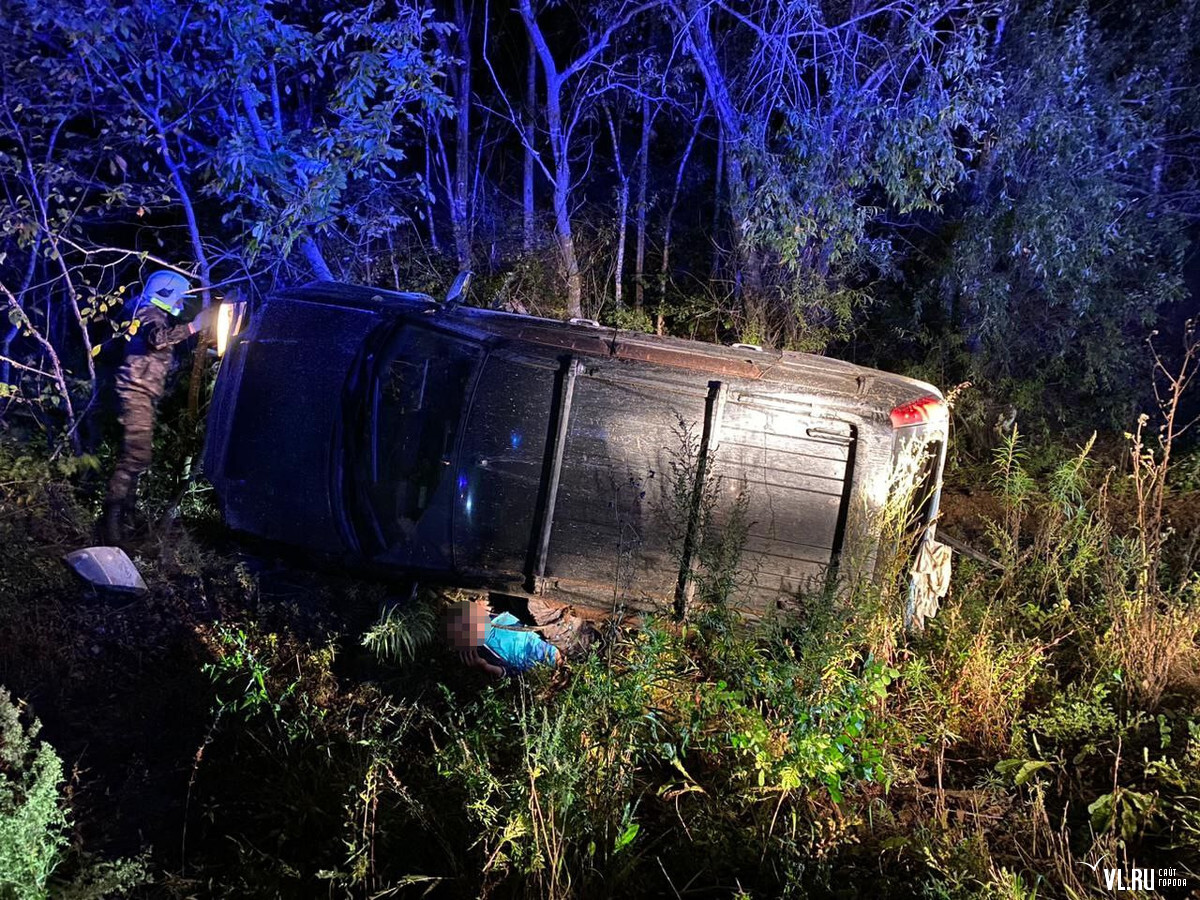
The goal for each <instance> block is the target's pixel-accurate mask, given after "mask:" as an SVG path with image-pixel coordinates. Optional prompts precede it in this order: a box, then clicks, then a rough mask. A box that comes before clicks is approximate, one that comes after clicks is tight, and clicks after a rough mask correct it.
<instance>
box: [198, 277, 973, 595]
mask: <svg viewBox="0 0 1200 900" xmlns="http://www.w3.org/2000/svg"><path fill="white" fill-rule="evenodd" d="M456 293H457V292H456V290H455V289H452V291H451V297H450V298H448V299H447V300H446V301H445V302H437V301H435V300H433V299H432V298H430V297H428V296H425V295H422V294H405V293H394V292H389V291H381V290H375V289H371V288H365V287H354V286H349V285H344V284H336V283H328V282H319V283H314V284H310V285H307V286H305V287H301V288H297V289H293V290H289V291H286V292H284V293H280V294H277V295H274V296H272V297H269V298H268V299H266V300H264V301H262V302H261V303H259V304H257V305H256V306H255V308H253V309H250V310H244V309H239V310H238V311H237V312H236V314H231V313H230V311H223V312H224V313H225V314H223V315H222V316H221V318H220V321H221V326H220V327H221V330H222V333H221V334H220V342H221V345H222V351H223V359H222V363H221V368H220V371H219V373H218V377H217V383H216V389H215V395H214V398H213V403H212V406H211V409H210V412H209V417H208V443H207V447H206V451H205V472H206V474H207V476H208V478H209V479H210V481H211V482H212V484H213V485H214V487H215V489H216V491H217V495H218V497H219V498H220V505H221V508H222V511H223V513H224V515H225V518H226V520H227V522H228V524H229V525H230V526H231V527H232V528H234V529H236V530H239V531H243V532H247V533H250V534H253V535H257V536H260V537H264V538H268V539H272V540H277V541H282V542H285V543H287V544H291V545H296V546H299V547H304V548H310V549H312V550H315V551H319V552H320V553H322V554H326V555H333V556H336V557H340V558H342V559H345V560H346V561H347V562H349V563H350V564H352V565H359V566H369V567H371V568H373V569H383V570H389V571H394V572H397V573H403V574H404V575H406V576H413V577H418V578H421V577H426V578H431V579H436V580H439V581H442V582H453V583H458V584H461V585H463V586H471V587H480V588H488V589H491V590H495V591H499V592H504V593H508V594H516V595H522V594H524V595H533V594H537V595H541V596H542V597H544V598H545V599H547V600H555V601H562V602H566V603H571V604H575V605H578V606H581V607H585V608H588V609H591V610H598V611H604V610H609V609H611V608H613V607H614V606H617V605H620V606H623V607H630V608H634V609H660V610H665V609H670V608H672V607H674V608H675V609H676V610H681V609H682V608H683V606H684V605H685V604H686V603H687V601H688V598H689V596H690V594H691V592H692V591H693V590H694V573H695V572H696V570H697V568H698V567H699V566H700V563H701V562H702V560H701V559H699V557H700V556H702V551H703V546H704V543H703V535H702V534H700V532H701V531H702V530H705V529H706V530H707V532H708V533H710V534H711V533H713V532H717V531H720V530H721V529H722V528H729V529H734V530H736V531H737V533H738V544H739V547H738V549H739V551H740V552H739V553H738V554H737V557H736V561H735V562H734V563H733V565H734V567H735V568H736V579H735V581H736V587H735V588H734V590H733V593H732V595H731V598H732V599H731V602H733V603H734V604H735V605H737V606H738V607H739V608H740V609H742V610H743V611H744V612H746V613H748V614H751V615H759V616H761V615H768V614H770V613H772V612H773V611H774V610H777V609H786V608H788V607H789V605H791V604H793V603H794V602H795V601H796V600H797V598H798V597H800V596H801V595H802V594H804V593H806V592H810V591H813V590H818V589H823V588H825V587H826V586H828V585H830V584H831V583H835V581H836V579H839V578H840V579H842V580H845V579H847V578H851V577H859V576H860V575H867V576H869V575H870V574H872V573H871V572H869V571H868V572H863V571H861V570H862V569H863V568H864V567H867V568H870V567H873V566H875V565H876V562H875V560H876V557H877V555H878V554H876V553H875V552H874V551H875V549H877V548H878V544H879V533H878V525H877V522H878V520H879V513H880V511H881V509H882V508H883V507H884V505H885V504H887V503H888V502H889V496H890V495H892V494H893V493H894V491H895V489H896V482H897V472H898V471H900V468H899V461H900V460H901V458H902V457H903V456H905V455H906V454H908V455H910V456H911V452H910V451H911V448H912V447H919V448H920V449H919V451H918V453H917V456H916V460H917V461H916V464H915V465H910V466H908V467H907V469H906V470H905V471H907V473H908V474H907V475H904V476H903V477H904V478H907V479H908V480H909V481H910V482H911V484H910V485H909V487H910V488H911V492H912V493H913V494H914V495H915V501H914V506H913V508H914V509H915V519H916V522H915V525H916V533H917V534H918V539H917V540H916V544H915V546H916V549H915V552H914V553H913V560H914V563H916V566H915V573H916V574H914V579H913V585H914V590H913V594H912V597H911V598H910V614H913V613H914V612H915V613H916V615H917V617H918V618H920V617H921V616H922V615H924V614H927V613H929V612H931V611H932V609H933V608H936V594H937V593H938V592H940V590H941V589H942V588H939V587H937V585H938V584H939V583H941V584H942V585H943V586H944V581H945V575H946V574H947V571H948V565H949V555H948V551H946V548H944V547H942V546H941V545H938V544H937V543H936V542H935V541H934V517H935V515H936V512H937V506H938V492H939V490H940V479H941V472H942V465H943V460H944V455H945V441H946V436H947V435H946V431H947V411H946V406H945V403H944V401H943V400H942V397H941V395H940V394H939V393H938V392H937V390H936V389H935V388H933V387H931V386H929V385H927V384H923V383H921V382H918V381H914V380H912V379H908V378H902V377H899V376H896V375H890V374H887V373H884V372H880V371H876V370H871V369H866V368H863V367H860V366H855V365H851V364H849V363H845V362H840V361H837V360H833V359H826V358H823V357H817V356H810V355H806V354H800V353H792V352H777V351H767V350H762V349H759V348H758V347H754V346H750V345H734V346H732V347H723V346H717V345H710V344H703V343H698V342H694V341H686V340H679V339H674V338H666V337H656V336H653V335H646V334H640V333H631V332H626V331H618V330H615V329H611V328H605V327H601V326H599V325H598V324H597V323H595V322H593V321H590V320H582V319H576V320H571V321H570V322H559V321H551V320H546V319H539V318H534V317H531V316H525V315H515V314H510V313H504V312H497V311H491V310H485V309H475V308H468V307H464V306H461V305H458V303H457V302H455V300H456ZM735 520H736V521H735ZM852 547H853V548H859V549H860V550H863V549H864V548H865V552H855V553H851V552H850V548H852ZM942 551H946V552H942ZM851 569H853V571H851ZM933 569H937V570H938V571H932V570H933ZM931 584H932V585H934V587H933V588H932V593H931V589H930V585H931Z"/></svg>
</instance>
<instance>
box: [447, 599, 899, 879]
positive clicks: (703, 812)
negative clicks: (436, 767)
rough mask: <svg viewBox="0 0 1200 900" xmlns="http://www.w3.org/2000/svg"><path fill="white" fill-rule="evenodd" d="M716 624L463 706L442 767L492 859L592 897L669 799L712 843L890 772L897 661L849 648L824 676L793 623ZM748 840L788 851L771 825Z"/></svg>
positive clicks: (651, 632)
mask: <svg viewBox="0 0 1200 900" xmlns="http://www.w3.org/2000/svg"><path fill="white" fill-rule="evenodd" d="M720 626H721V627H717V623H716V622H715V621H713V620H711V619H710V620H709V624H707V625H706V624H698V625H694V626H688V627H686V628H684V629H683V630H681V631H677V630H675V629H673V628H668V627H665V626H664V625H661V624H656V623H653V622H650V623H647V625H646V626H645V627H644V628H642V629H640V630H638V631H635V632H630V633H628V634H624V635H621V636H620V637H619V638H617V639H616V641H615V643H614V644H613V645H612V646H611V647H610V648H609V649H608V652H607V654H606V656H601V655H593V656H592V657H590V658H589V659H588V660H586V661H585V662H584V663H583V664H582V665H581V666H580V667H579V668H578V669H576V670H575V671H574V672H573V673H572V679H571V682H570V684H569V686H567V687H566V688H565V689H564V690H561V691H554V692H548V691H547V690H546V688H545V687H543V686H541V685H536V686H532V687H530V686H522V687H521V688H520V689H519V690H520V693H519V702H516V703H515V707H514V703H513V701H512V700H509V699H508V698H507V697H506V696H505V694H506V693H507V692H505V691H503V690H501V689H491V690H489V691H487V692H485V693H484V694H483V695H482V696H481V697H480V698H479V699H478V700H476V701H474V702H468V703H467V704H466V705H464V706H461V707H459V708H457V711H456V713H455V714H454V716H453V717H452V718H451V719H450V721H449V723H448V726H447V727H448V730H449V735H448V745H447V750H446V753H445V754H444V756H443V757H442V760H441V767H442V771H443V773H444V774H445V775H446V776H447V777H449V778H450V779H451V780H452V781H453V782H455V783H457V784H459V785H461V787H462V789H463V790H464V791H465V792H466V794H467V795H468V796H469V797H471V798H472V800H471V803H470V805H469V807H468V811H469V814H470V816H471V817H472V819H473V821H474V822H475V823H476V824H477V826H478V827H479V828H480V829H481V830H482V838H481V839H482V842H483V846H484V853H485V856H486V858H487V860H488V862H487V869H488V871H492V870H495V871H496V872H497V873H508V874H510V875H517V876H521V877H526V878H529V879H531V883H532V884H533V885H535V886H538V889H539V890H540V891H542V892H544V893H545V894H547V895H551V896H561V895H564V894H565V893H566V892H567V891H568V889H569V890H573V891H583V892H585V893H586V891H587V890H588V885H589V884H591V883H592V880H593V879H601V880H602V881H603V883H605V884H610V885H611V884H614V883H620V881H621V880H622V879H625V878H628V877H629V876H630V868H631V867H632V866H634V865H635V864H638V863H639V862H640V860H639V857H640V855H641V853H642V852H643V851H642V839H641V835H642V834H644V833H645V832H646V827H647V825H646V823H647V822H655V823H657V824H658V826H659V827H661V826H662V824H663V823H662V822H661V820H660V819H659V815H660V814H659V813H658V812H656V811H652V810H654V809H655V808H656V807H657V806H658V803H659V802H661V798H680V799H679V802H685V803H686V807H687V809H688V820H689V821H688V827H689V828H690V829H692V833H693V835H694V837H693V839H694V840H699V841H700V842H701V844H702V845H703V846H710V847H712V848H713V850H714V851H716V849H717V848H718V847H726V844H725V842H726V841H728V840H736V837H735V835H737V834H739V833H741V834H742V835H743V839H744V840H745V839H749V835H750V834H752V833H753V829H754V826H753V825H752V823H754V822H756V821H759V817H760V816H762V815H768V816H769V814H770V811H771V810H774V811H776V813H777V811H778V809H779V808H780V807H784V808H786V809H787V810H798V809H800V808H802V807H803V805H804V803H805V802H806V798H809V797H814V796H815V797H825V798H827V799H832V800H833V801H834V802H837V803H840V802H842V801H843V800H844V797H845V795H846V793H847V792H850V791H855V790H858V789H860V787H861V786H862V785H866V784H869V783H871V782H873V781H877V780H884V779H885V777H886V766H885V765H884V760H883V747H882V743H881V734H882V732H881V723H880V722H879V721H878V720H877V718H876V716H877V712H878V710H879V709H880V707H881V704H882V703H883V701H884V698H886V696H887V692H888V686H889V685H890V684H891V683H892V681H893V680H894V679H895V678H896V677H897V676H898V675H899V672H898V671H897V670H896V669H894V668H891V667H889V666H886V665H884V664H882V663H880V662H878V661H876V660H872V659H870V658H853V657H852V658H849V659H847V660H845V662H846V665H845V666H843V665H840V664H839V665H831V666H829V667H828V668H827V669H825V670H824V671H817V672H814V671H813V669H812V666H811V665H810V664H808V663H807V662H806V661H804V660H802V659H799V658H798V657H797V655H796V653H795V649H794V647H793V646H792V643H791V642H790V640H788V639H787V638H786V637H785V636H783V635H779V636H774V637H772V636H770V635H763V634H761V633H757V632H756V631H755V629H753V628H750V627H748V626H746V625H745V624H742V623H738V622H737V621H736V620H733V619H729V620H727V621H725V622H723V623H720ZM655 797H657V798H660V800H659V801H655V800H654V799H652V798H655ZM639 811H641V812H639ZM643 815H644V816H646V818H645V819H643V818H641V816H643ZM789 815H790V813H789ZM753 840H754V846H753V848H751V849H753V851H754V852H756V853H757V852H759V850H761V852H763V853H785V854H786V853H790V852H794V851H793V850H790V849H789V846H790V843H789V840H788V839H787V838H785V836H784V835H783V834H780V835H778V836H775V835H772V834H771V833H770V829H768V833H766V834H765V835H761V836H758V837H755V838H754V839H753ZM760 841H761V843H759V842H760ZM726 850H728V848H727V847H726ZM739 856H740V854H736V853H735V854H734V857H739ZM733 861H734V860H733V858H731V859H730V862H733ZM579 879H584V880H583V881H582V882H580V881H579ZM597 883H600V882H597Z"/></svg>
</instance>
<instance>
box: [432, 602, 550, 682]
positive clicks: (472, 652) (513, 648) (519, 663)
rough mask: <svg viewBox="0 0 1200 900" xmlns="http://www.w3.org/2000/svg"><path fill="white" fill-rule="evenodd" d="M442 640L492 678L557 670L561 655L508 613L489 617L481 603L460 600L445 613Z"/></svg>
mask: <svg viewBox="0 0 1200 900" xmlns="http://www.w3.org/2000/svg"><path fill="white" fill-rule="evenodd" d="M445 627H446V639H447V641H448V642H449V643H450V646H451V648H452V649H454V650H457V651H458V655H459V658H460V659H462V661H463V663H464V664H465V665H467V666H470V667H471V668H475V669H480V670H482V671H484V672H487V673H488V674H489V675H492V676H494V677H496V678H502V677H504V676H505V675H518V674H520V673H522V672H528V671H529V670H530V669H532V668H534V667H535V666H539V665H549V666H560V665H562V664H563V654H562V653H561V652H559V650H558V648H557V647H555V646H554V645H553V644H551V643H550V642H549V641H547V640H546V639H545V638H543V637H542V636H541V635H540V634H538V633H537V631H536V630H534V629H531V628H527V627H525V626H524V625H522V624H521V620H520V619H518V618H517V617H516V616H514V615H513V614H512V613H508V612H505V613H501V614H500V615H498V616H493V615H491V614H490V612H489V611H488V609H487V607H486V606H485V605H484V604H483V603H472V602H470V601H467V600H464V601H460V602H458V603H455V604H453V605H452V606H451V607H450V609H449V610H448V611H447V613H446V619H445Z"/></svg>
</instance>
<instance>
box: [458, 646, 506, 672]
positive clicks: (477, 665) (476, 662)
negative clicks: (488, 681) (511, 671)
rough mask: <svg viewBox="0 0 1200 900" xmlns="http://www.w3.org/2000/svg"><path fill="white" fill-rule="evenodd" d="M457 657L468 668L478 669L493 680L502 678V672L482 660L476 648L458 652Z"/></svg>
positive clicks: (497, 667)
mask: <svg viewBox="0 0 1200 900" xmlns="http://www.w3.org/2000/svg"><path fill="white" fill-rule="evenodd" d="M458 656H459V659H461V660H462V661H463V663H465V664H466V665H467V666H468V667H469V668H472V669H479V670H481V671H483V672H486V673H487V674H489V675H491V676H492V677H493V678H503V677H504V670H503V669H502V668H500V667H499V666H496V665H493V664H492V663H490V662H488V661H487V660H486V659H484V658H483V657H482V656H481V655H480V653H479V648H477V647H472V648H471V649H470V650H460V651H459V654H458Z"/></svg>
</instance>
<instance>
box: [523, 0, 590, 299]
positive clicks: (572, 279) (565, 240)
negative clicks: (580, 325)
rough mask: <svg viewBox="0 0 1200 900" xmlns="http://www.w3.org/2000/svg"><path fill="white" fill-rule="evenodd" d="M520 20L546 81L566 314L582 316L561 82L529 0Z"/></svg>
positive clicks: (557, 228) (556, 224)
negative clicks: (565, 289) (535, 50)
mask: <svg viewBox="0 0 1200 900" xmlns="http://www.w3.org/2000/svg"><path fill="white" fill-rule="evenodd" d="M520 8H521V19H522V20H523V21H524V23H525V30H526V32H527V33H528V34H529V39H530V41H531V42H532V44H533V45H534V47H536V48H537V53H538V58H539V59H540V60H541V63H542V75H543V77H544V80H545V82H546V126H547V130H548V132H549V139H550V153H551V156H552V161H553V163H554V179H553V184H554V232H555V239H556V242H557V244H558V252H559V257H560V262H561V264H562V268H563V276H564V278H565V279H566V282H567V315H568V316H570V317H572V318H577V317H579V316H582V315H583V278H582V276H581V275H580V272H579V258H578V257H577V256H576V254H575V238H574V235H573V233H572V230H571V206H570V203H571V200H570V196H571V159H570V155H569V153H568V151H569V149H570V148H569V147H568V146H567V137H566V134H565V132H564V131H563V115H562V86H563V84H562V82H563V76H562V75H561V74H560V73H559V71H558V66H557V65H556V64H555V62H554V57H553V55H552V54H551V53H550V47H549V45H548V44H547V43H546V38H545V35H543V34H542V31H541V27H540V26H539V25H538V23H537V20H536V19H535V18H534V15H533V8H532V6H531V4H530V0H521V7H520Z"/></svg>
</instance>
